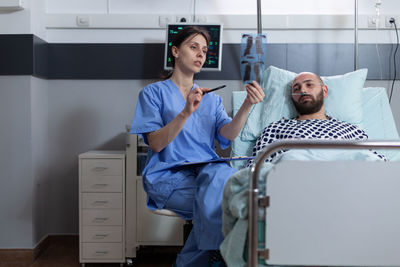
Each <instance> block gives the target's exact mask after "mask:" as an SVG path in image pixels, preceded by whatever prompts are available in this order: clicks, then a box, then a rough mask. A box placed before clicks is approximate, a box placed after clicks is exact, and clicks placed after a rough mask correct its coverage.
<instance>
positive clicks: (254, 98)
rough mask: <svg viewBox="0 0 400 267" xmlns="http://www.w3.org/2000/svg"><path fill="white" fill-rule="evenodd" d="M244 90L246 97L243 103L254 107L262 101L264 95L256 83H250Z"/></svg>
mask: <svg viewBox="0 0 400 267" xmlns="http://www.w3.org/2000/svg"><path fill="white" fill-rule="evenodd" d="M245 88H246V92H247V97H246V100H245V102H247V103H248V104H251V105H254V104H257V103H259V102H261V101H263V99H264V97H265V94H264V91H263V89H262V88H261V86H260V85H259V84H258V82H256V81H253V82H252V83H248V84H246V86H245Z"/></svg>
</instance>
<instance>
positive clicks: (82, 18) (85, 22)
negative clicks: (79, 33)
mask: <svg viewBox="0 0 400 267" xmlns="http://www.w3.org/2000/svg"><path fill="white" fill-rule="evenodd" d="M76 26H78V27H89V26H90V18H89V16H88V15H78V16H76Z"/></svg>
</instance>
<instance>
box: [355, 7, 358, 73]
mask: <svg viewBox="0 0 400 267" xmlns="http://www.w3.org/2000/svg"><path fill="white" fill-rule="evenodd" d="M357 69H358V0H354V70H357Z"/></svg>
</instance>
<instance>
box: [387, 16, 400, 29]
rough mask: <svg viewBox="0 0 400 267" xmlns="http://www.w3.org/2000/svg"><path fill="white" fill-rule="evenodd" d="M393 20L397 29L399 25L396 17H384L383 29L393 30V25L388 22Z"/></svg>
mask: <svg viewBox="0 0 400 267" xmlns="http://www.w3.org/2000/svg"><path fill="white" fill-rule="evenodd" d="M392 18H394V19H395V22H396V26H397V27H398V25H399V18H398V17H397V16H386V17H385V27H386V28H393V29H394V23H390V20H391V19H392Z"/></svg>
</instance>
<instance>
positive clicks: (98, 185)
mask: <svg viewBox="0 0 400 267" xmlns="http://www.w3.org/2000/svg"><path fill="white" fill-rule="evenodd" d="M94 186H108V184H94Z"/></svg>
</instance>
